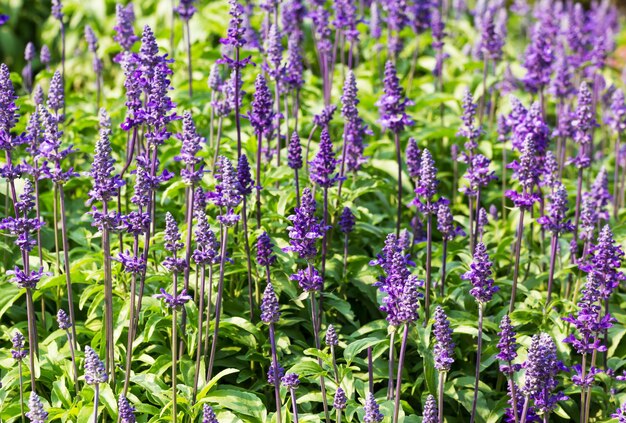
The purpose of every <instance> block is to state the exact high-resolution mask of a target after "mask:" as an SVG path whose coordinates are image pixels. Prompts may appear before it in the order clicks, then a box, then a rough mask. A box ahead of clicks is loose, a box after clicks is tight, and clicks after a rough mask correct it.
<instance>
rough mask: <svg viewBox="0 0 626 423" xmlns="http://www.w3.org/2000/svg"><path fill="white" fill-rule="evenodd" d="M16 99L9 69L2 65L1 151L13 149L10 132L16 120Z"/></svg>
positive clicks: (0, 84)
mask: <svg viewBox="0 0 626 423" xmlns="http://www.w3.org/2000/svg"><path fill="white" fill-rule="evenodd" d="M16 99H17V95H16V94H15V89H14V88H13V83H12V82H11V73H10V71H9V67H8V66H7V65H5V64H4V63H2V64H0V148H1V149H2V150H7V149H10V148H12V147H13V145H12V143H11V142H12V141H11V130H12V129H13V127H14V126H15V124H16V123H17V119H18V107H17V105H16V104H15V100H16Z"/></svg>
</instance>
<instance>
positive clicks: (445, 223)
mask: <svg viewBox="0 0 626 423" xmlns="http://www.w3.org/2000/svg"><path fill="white" fill-rule="evenodd" d="M437 229H438V230H439V232H441V237H442V238H443V239H444V240H446V241H452V240H453V239H454V238H456V237H457V236H464V235H465V232H464V231H463V229H462V228H461V226H459V225H456V226H454V218H453V216H452V211H451V210H450V203H449V202H447V201H441V202H440V203H439V204H438V205H437Z"/></svg>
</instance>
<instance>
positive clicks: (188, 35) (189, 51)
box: [185, 20, 193, 98]
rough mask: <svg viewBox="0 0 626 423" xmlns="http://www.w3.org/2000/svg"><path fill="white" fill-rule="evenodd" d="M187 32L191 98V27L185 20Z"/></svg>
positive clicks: (191, 92)
mask: <svg viewBox="0 0 626 423" xmlns="http://www.w3.org/2000/svg"><path fill="white" fill-rule="evenodd" d="M185 33H186V38H187V40H186V41H187V76H188V78H189V98H191V97H192V96H193V87H192V84H191V83H192V82H193V81H192V76H191V74H192V68H191V30H190V29H189V21H188V20H186V21H185Z"/></svg>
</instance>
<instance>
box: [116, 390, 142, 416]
mask: <svg viewBox="0 0 626 423" xmlns="http://www.w3.org/2000/svg"><path fill="white" fill-rule="evenodd" d="M117 408H118V410H119V415H120V422H121V423H135V422H136V421H137V420H136V419H135V407H133V406H131V405H130V402H128V399H127V398H126V397H125V396H124V395H123V394H122V395H120V396H119V398H118V400H117Z"/></svg>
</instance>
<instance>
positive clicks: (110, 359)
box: [102, 201, 115, 383]
mask: <svg viewBox="0 0 626 423" xmlns="http://www.w3.org/2000/svg"><path fill="white" fill-rule="evenodd" d="M107 206H108V205H107V203H106V201H104V202H103V203H102V213H103V214H104V215H105V216H106V215H107V213H108V208H107ZM102 250H103V254H104V309H105V310H104V311H105V324H106V330H105V332H106V351H107V353H106V357H105V358H106V360H105V363H106V370H107V373H109V375H110V377H111V381H112V382H113V383H114V382H115V353H114V351H115V350H114V340H113V281H112V275H111V243H110V237H109V229H108V228H107V227H106V223H105V224H103V225H102Z"/></svg>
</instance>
